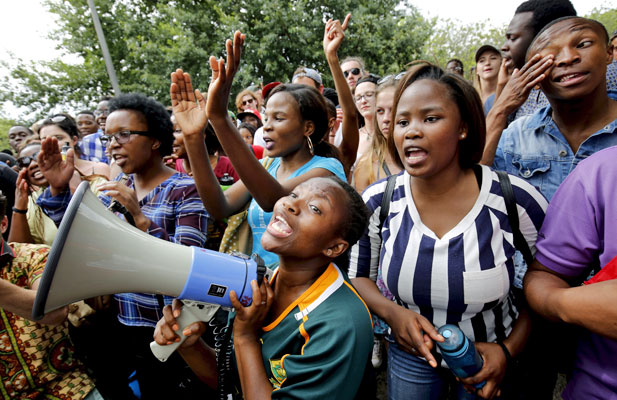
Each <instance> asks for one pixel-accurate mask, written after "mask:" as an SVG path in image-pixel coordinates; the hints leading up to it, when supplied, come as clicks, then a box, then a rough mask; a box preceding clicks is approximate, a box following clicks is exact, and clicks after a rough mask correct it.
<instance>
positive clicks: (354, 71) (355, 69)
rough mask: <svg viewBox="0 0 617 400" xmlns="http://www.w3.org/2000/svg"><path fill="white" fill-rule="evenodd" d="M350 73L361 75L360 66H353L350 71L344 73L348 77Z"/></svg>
mask: <svg viewBox="0 0 617 400" xmlns="http://www.w3.org/2000/svg"><path fill="white" fill-rule="evenodd" d="M350 73H351V74H352V75H360V68H352V69H350V70H349V71H345V72H343V75H344V76H345V78H347V77H348V76H349V74H350Z"/></svg>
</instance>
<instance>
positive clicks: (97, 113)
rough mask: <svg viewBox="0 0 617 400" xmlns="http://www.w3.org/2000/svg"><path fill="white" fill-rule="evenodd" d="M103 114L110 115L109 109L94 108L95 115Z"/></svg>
mask: <svg viewBox="0 0 617 400" xmlns="http://www.w3.org/2000/svg"><path fill="white" fill-rule="evenodd" d="M102 115H105V116H108V115H109V110H94V116H95V117H100V116H102Z"/></svg>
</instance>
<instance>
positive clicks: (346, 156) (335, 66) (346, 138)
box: [323, 14, 360, 172]
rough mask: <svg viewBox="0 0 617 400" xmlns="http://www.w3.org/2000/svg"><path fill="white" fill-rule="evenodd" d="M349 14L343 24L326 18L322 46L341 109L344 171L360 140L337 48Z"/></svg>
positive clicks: (352, 104)
mask: <svg viewBox="0 0 617 400" xmlns="http://www.w3.org/2000/svg"><path fill="white" fill-rule="evenodd" d="M350 18H351V14H347V16H346V17H345V21H344V22H343V25H341V22H340V21H339V20H338V19H337V20H334V21H333V20H331V19H330V20H328V22H327V23H326V28H325V31H324V38H323V48H324V53H325V54H326V60H328V65H329V66H330V72H331V73H332V78H333V79H334V87H335V88H336V92H337V93H338V98H339V102H340V104H341V110H342V111H343V127H342V132H343V141H342V142H341V145H340V146H339V149H340V151H341V158H342V162H343V167H345V172H348V171H349V170H350V169H351V166H352V165H353V164H354V163H355V162H356V155H357V152H358V143H359V141H360V134H359V131H358V114H357V112H356V105H355V103H354V100H353V96H352V95H351V89H349V85H348V84H347V81H346V80H345V76H344V75H343V70H342V69H341V65H340V64H339V59H338V54H337V52H338V49H339V48H340V46H341V43H342V42H343V39H344V38H345V30H346V29H347V26H348V25H349V19H350Z"/></svg>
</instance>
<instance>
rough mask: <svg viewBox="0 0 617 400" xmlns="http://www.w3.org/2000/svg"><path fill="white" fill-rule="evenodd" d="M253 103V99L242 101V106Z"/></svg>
mask: <svg viewBox="0 0 617 400" xmlns="http://www.w3.org/2000/svg"><path fill="white" fill-rule="evenodd" d="M254 102H255V99H249V100H242V105H243V106H245V105H247V104H253V103H254Z"/></svg>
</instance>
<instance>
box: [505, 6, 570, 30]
mask: <svg viewBox="0 0 617 400" xmlns="http://www.w3.org/2000/svg"><path fill="white" fill-rule="evenodd" d="M524 12H531V13H533V16H532V17H531V22H530V25H531V26H530V27H531V29H532V30H533V36H536V35H537V34H538V33H539V32H540V31H541V30H542V28H544V27H545V26H546V25H547V24H548V23H549V22H551V21H554V20H556V19H558V18H561V17H571V16H576V10H575V9H574V6H573V5H572V3H571V2H570V0H527V1H525V2H523V3H521V4H520V5H519V6H518V8H517V9H516V11H515V12H514V14H520V13H524Z"/></svg>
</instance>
